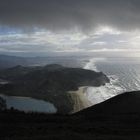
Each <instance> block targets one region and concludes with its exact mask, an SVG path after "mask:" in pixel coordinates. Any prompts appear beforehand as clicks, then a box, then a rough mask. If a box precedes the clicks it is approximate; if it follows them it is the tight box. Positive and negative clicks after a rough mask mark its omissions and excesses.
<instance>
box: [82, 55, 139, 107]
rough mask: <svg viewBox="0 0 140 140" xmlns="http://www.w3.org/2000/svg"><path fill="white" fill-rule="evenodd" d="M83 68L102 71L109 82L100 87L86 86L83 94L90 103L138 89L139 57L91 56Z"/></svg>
mask: <svg viewBox="0 0 140 140" xmlns="http://www.w3.org/2000/svg"><path fill="white" fill-rule="evenodd" d="M84 69H89V70H94V71H102V72H103V73H105V74H106V75H107V76H108V78H109V79H110V83H107V84H106V85H105V86H100V87H88V88H87V90H86V91H85V93H84V94H85V96H86V97H87V98H88V100H89V101H90V102H91V103H92V105H94V104H97V103H100V102H102V101H105V100H107V99H109V98H111V97H113V96H116V95H118V94H121V93H124V92H127V91H134V90H140V58H138V57H135V58H134V57H133V58H132V57H130V58H128V57H121V58H113V57H110V58H91V59H90V60H89V61H88V62H87V63H86V64H85V66H84Z"/></svg>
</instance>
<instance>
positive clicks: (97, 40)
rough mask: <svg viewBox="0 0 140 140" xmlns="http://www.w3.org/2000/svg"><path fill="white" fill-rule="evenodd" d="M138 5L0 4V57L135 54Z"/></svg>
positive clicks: (132, 1) (9, 0)
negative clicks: (22, 53) (64, 54)
mask: <svg viewBox="0 0 140 140" xmlns="http://www.w3.org/2000/svg"><path fill="white" fill-rule="evenodd" d="M139 23H140V0H0V52H17V53H18V52H33V51H34V52H84V51H89V52H96V51H111V50H112V51H125V50H130V51H131V50H139V45H140V24H139Z"/></svg>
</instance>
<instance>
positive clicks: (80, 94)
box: [68, 86, 93, 113]
mask: <svg viewBox="0 0 140 140" xmlns="http://www.w3.org/2000/svg"><path fill="white" fill-rule="evenodd" d="M87 88H88V87H87V86H83V87H79V88H78V90H76V91H69V92H68V93H70V94H71V97H72V99H73V100H74V108H73V111H72V112H71V113H75V112H77V111H80V110H82V109H84V108H87V107H90V106H92V105H93V104H92V103H91V102H90V101H89V100H88V98H87V97H86V95H85V90H86V89H87Z"/></svg>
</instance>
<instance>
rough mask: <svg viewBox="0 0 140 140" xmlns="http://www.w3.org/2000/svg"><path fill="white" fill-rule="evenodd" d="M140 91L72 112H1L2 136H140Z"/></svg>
mask: <svg viewBox="0 0 140 140" xmlns="http://www.w3.org/2000/svg"><path fill="white" fill-rule="evenodd" d="M139 107H140V92H131V93H124V94H122V95H119V96H117V97H114V98H112V99H109V100H108V101H105V102H104V103H101V104H98V105H96V106H93V107H90V108H88V109H85V110H83V111H81V112H79V113H76V114H74V115H71V116H66V115H65V116H64V115H58V114H57V115H46V114H33V113H30V114H25V113H24V112H18V111H15V110H10V111H2V112H0V140H77V139H80V140H112V139H113V140H116V139H117V140H139V139H140V108H139Z"/></svg>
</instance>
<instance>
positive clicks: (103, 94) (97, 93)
mask: <svg viewBox="0 0 140 140" xmlns="http://www.w3.org/2000/svg"><path fill="white" fill-rule="evenodd" d="M99 61H100V62H101V61H106V58H93V59H90V60H89V62H88V63H87V64H86V65H85V66H84V69H89V70H94V71H99V70H98V69H97V67H96V63H97V62H99ZM107 76H108V78H109V79H110V83H106V84H105V85H104V86H100V87H87V89H86V91H85V93H84V94H85V95H86V96H87V98H88V100H89V101H90V102H91V103H92V105H94V104H97V103H100V102H103V101H105V100H107V99H109V98H111V97H113V96H116V95H118V94H120V93H122V92H124V91H126V89H125V88H124V87H121V86H119V85H117V84H118V83H119V78H118V77H117V76H116V75H107Z"/></svg>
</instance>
